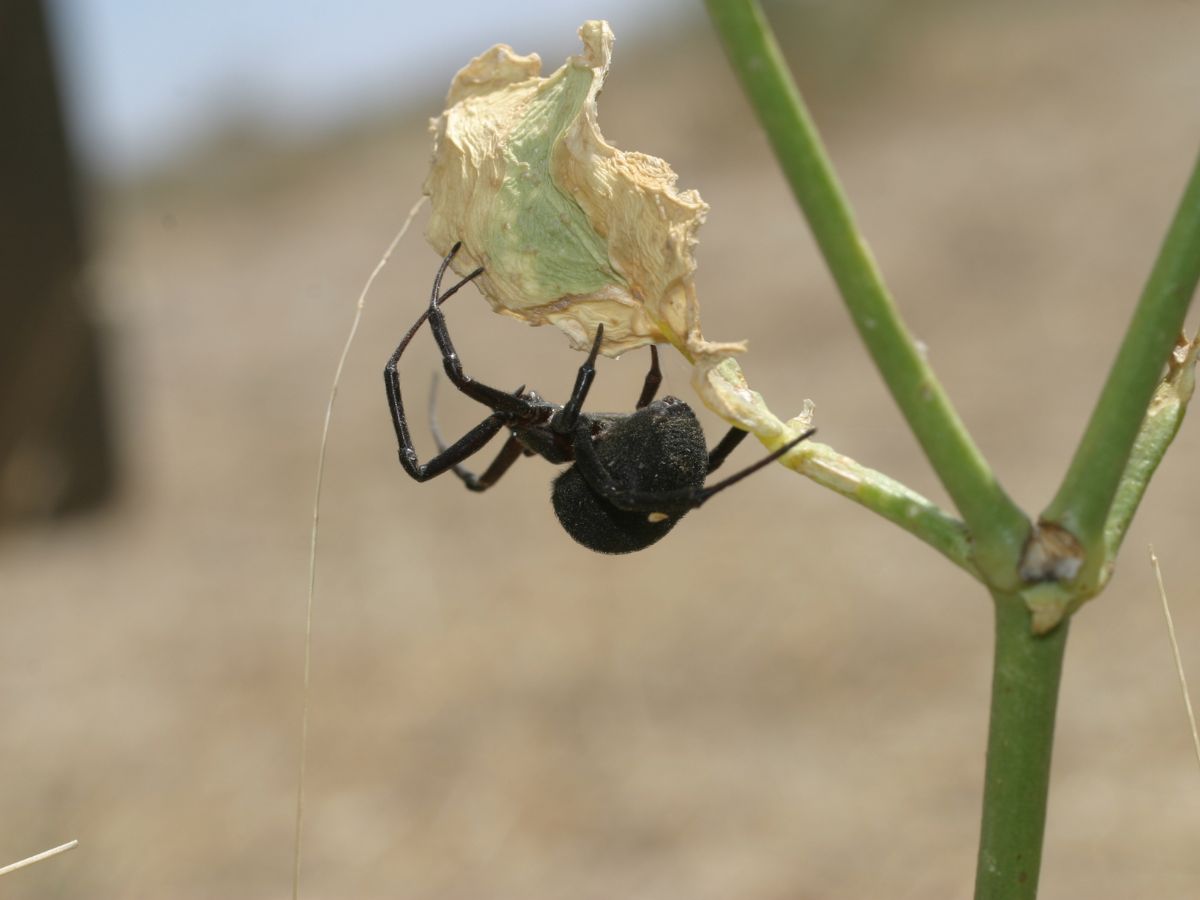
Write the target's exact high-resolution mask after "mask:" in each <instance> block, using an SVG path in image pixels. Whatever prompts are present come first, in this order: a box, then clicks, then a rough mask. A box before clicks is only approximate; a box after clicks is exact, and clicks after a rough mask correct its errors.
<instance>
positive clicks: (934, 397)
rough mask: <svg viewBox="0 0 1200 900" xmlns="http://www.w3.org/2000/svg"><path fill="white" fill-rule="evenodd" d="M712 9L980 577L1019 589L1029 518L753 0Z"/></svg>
mask: <svg viewBox="0 0 1200 900" xmlns="http://www.w3.org/2000/svg"><path fill="white" fill-rule="evenodd" d="M707 5H708V10H709V14H710V16H711V18H712V20H713V23H714V25H715V26H716V29H717V31H718V33H719V34H720V37H721V40H722V42H723V43H724V45H725V49H726V52H727V53H728V55H729V58H730V60H731V61H732V63H733V67H734V69H735V70H736V72H737V74H738V76H739V78H740V79H741V82H742V86H743V87H744V88H745V90H746V93H747V94H748V95H749V97H750V102H751V105H752V106H753V107H754V110H755V112H756V113H757V114H758V117H759V120H760V121H761V122H762V125H763V127H764V128H765V129H766V132H767V136H768V138H769V139H770V141H771V145H772V147H773V148H774V150H775V155H776V157H777V158H778V160H779V163H780V165H781V166H782V168H783V171H784V173H785V175H786V176H787V178H788V181H789V183H790V184H791V187H792V191H793V193H794V194H795V195H796V199H797V200H798V201H799V203H800V206H801V208H802V209H803V210H804V214H805V216H806V217H807V219H808V223H809V226H810V227H811V228H812V232H813V236H814V237H815V239H816V242H817V245H818V246H819V247H820V249H821V253H822V254H823V255H824V258H825V261H826V264H827V265H828V266H829V270H830V272H831V273H832V275H833V278H834V281H835V282H836V283H837V286H838V289H839V291H840V292H841V295H842V298H843V300H844V301H845V303H846V307H847V309H848V310H849V311H850V315H851V317H852V318H853V320H854V323H855V326H856V327H857V328H858V332H859V334H860V335H861V337H862V339H863V341H864V342H865V343H866V345H867V349H868V351H869V352H870V354H871V357H872V358H873V359H874V361H875V364H876V366H877V367H878V368H879V370H880V372H881V374H882V375H883V378H884V381H885V382H886V383H887V386H888V388H889V389H890V390H891V392H892V395H893V397H894V398H895V400H896V403H897V405H898V406H899V407H900V409H901V411H902V412H903V414H904V417H905V419H906V420H907V421H908V424H909V427H910V428H912V430H913V433H914V434H915V435H916V437H917V440H918V441H919V443H920V444H921V447H922V449H923V450H924V451H925V455H926V456H927V457H928V458H929V461H930V463H931V464H932V465H933V468H934V470H935V471H936V472H937V475H938V477H939V478H940V479H941V481H942V484H943V485H945V487H946V490H947V491H948V492H949V494H950V496H951V498H952V499H953V500H954V503H955V506H957V508H958V510H959V512H960V513H961V514H962V517H963V519H964V520H965V521H966V523H967V526H968V527H969V528H970V530H971V532H972V534H973V535H974V536H975V544H974V557H975V562H976V564H977V566H978V568H979V570H980V571H981V572H982V573H983V575H984V577H985V579H986V580H987V581H988V583H989V584H992V585H994V586H996V587H1000V588H1004V589H1008V590H1013V589H1016V587H1017V580H1016V578H1017V576H1016V561H1017V559H1018V558H1019V557H1020V553H1021V549H1022V546H1023V544H1024V542H1025V540H1026V538H1027V536H1028V534H1029V523H1028V520H1027V519H1026V517H1025V515H1024V514H1023V513H1022V512H1021V510H1020V509H1018V508H1017V506H1016V505H1015V504H1014V503H1013V502H1012V501H1011V500H1010V499H1009V497H1008V496H1007V494H1005V492H1004V490H1003V489H1002V488H1001V486H1000V484H999V483H998V482H997V481H996V478H995V476H994V475H993V474H992V472H991V469H990V468H989V467H988V465H987V462H986V461H985V460H984V458H983V455H982V454H981V453H980V452H979V449H978V448H977V447H976V446H975V444H974V442H973V441H972V440H971V437H970V435H969V434H968V433H967V431H966V428H965V427H964V426H963V424H962V421H961V420H960V419H959V418H958V415H957V413H955V411H954V409H953V407H952V406H951V404H950V401H949V398H948V397H947V396H946V394H945V392H944V391H943V389H942V386H941V384H940V383H939V382H938V380H937V378H936V376H935V375H934V373H933V370H932V369H931V368H930V366H929V365H928V364H927V363H926V361H925V359H924V358H923V356H922V354H921V351H920V350H919V349H918V347H917V344H916V342H915V341H914V340H913V338H912V336H911V335H910V334H909V333H908V331H907V329H906V328H905V326H904V323H903V322H902V321H901V318H900V315H899V313H898V311H897V310H896V307H895V304H894V303H893V302H892V298H891V297H890V295H889V294H888V292H887V288H886V287H885V286H884V284H883V280H882V277H881V276H880V273H879V271H878V269H877V267H876V265H875V260H874V259H873V257H872V256H871V253H870V251H869V250H868V249H867V245H866V242H865V241H864V240H863V238H862V237H861V236H860V235H859V233H858V230H857V228H856V226H855V223H854V219H853V216H852V213H851V210H850V205H849V203H848V201H847V200H846V197H845V196H844V194H843V193H842V190H841V187H840V185H839V184H838V181H837V177H836V175H835V174H834V172H833V168H832V166H831V165H830V162H829V160H828V158H827V157H826V154H825V151H824V148H823V147H822V145H821V141H820V138H819V136H818V135H817V132H816V129H815V127H814V126H813V123H812V121H811V119H810V117H809V114H808V111H807V109H806V108H805V106H804V101H803V100H802V99H801V97H800V94H799V92H798V91H797V90H796V86H795V84H794V83H793V81H792V78H791V75H790V73H789V72H788V69H787V64H786V63H785V62H784V60H783V56H782V54H781V53H780V51H779V47H778V46H777V44H776V43H775V40H774V37H773V36H772V34H771V33H770V29H769V26H768V25H767V23H766V20H765V19H764V18H763V15H762V12H761V10H760V9H759V8H758V5H757V3H755V2H753V0H707Z"/></svg>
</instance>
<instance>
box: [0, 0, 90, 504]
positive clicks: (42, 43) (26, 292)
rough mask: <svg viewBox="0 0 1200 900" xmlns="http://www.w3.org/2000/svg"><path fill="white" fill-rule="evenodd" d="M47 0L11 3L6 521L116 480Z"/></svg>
mask: <svg viewBox="0 0 1200 900" xmlns="http://www.w3.org/2000/svg"><path fill="white" fill-rule="evenodd" d="M46 26H47V23H46V10H45V9H44V8H43V4H42V2H41V0H8V2H6V3H4V4H3V6H2V7H0V116H2V117H3V122H4V126H3V133H4V136H5V137H4V139H3V140H0V272H2V273H3V281H2V284H3V287H2V288H0V525H11V524H13V523H17V522H30V521H36V520H44V519H47V518H52V517H57V516H60V515H64V514H67V513H72V512H77V511H82V510H86V509H90V508H94V507H96V506H97V505H99V504H101V503H103V502H104V501H105V500H106V499H107V498H108V497H109V496H110V495H111V493H112V490H113V486H114V455H113V443H112V435H111V431H110V425H111V422H110V417H109V408H108V403H107V399H108V398H107V391H106V380H105V377H104V367H103V365H102V363H103V356H104V347H103V346H102V345H103V340H102V335H101V334H100V333H99V330H98V328H97V324H96V320H95V317H94V315H93V311H92V305H91V302H90V291H89V287H88V280H87V278H86V277H85V272H86V269H85V267H86V264H87V258H88V254H87V241H86V235H85V231H86V229H85V227H84V223H83V220H82V216H81V204H80V192H79V180H78V178H77V171H76V164H75V160H74V158H73V156H72V152H71V147H70V146H69V136H68V134H67V130H66V128H65V126H64V123H63V112H62V103H61V100H60V92H59V87H58V78H57V72H56V69H55V65H54V54H53V49H52V47H51V45H50V39H49V35H48V34H47V27H46Z"/></svg>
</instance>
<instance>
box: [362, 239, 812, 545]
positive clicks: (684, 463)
mask: <svg viewBox="0 0 1200 900" xmlns="http://www.w3.org/2000/svg"><path fill="white" fill-rule="evenodd" d="M460 246H461V244H455V245H454V247H452V248H451V250H450V252H449V253H448V254H447V255H446V258H445V259H444V260H442V265H441V267H440V268H439V269H438V273H437V277H436V278H434V280H433V292H432V294H431V295H430V298H429V307H428V308H427V309H426V310H425V311H424V312H423V313H422V314H421V317H420V318H419V319H417V321H416V323H415V324H414V325H413V326H412V328H410V329H409V330H408V333H407V334H406V335H405V336H404V339H403V340H402V341H401V342H400V345H399V346H398V347H397V348H396V352H395V353H393V354H392V357H391V359H389V360H388V363H387V366H386V368H385V369H384V372H383V379H384V382H385V383H386V384H387V394H388V403H389V405H390V407H391V411H392V422H393V423H394V424H395V426H396V438H397V439H398V441H399V443H400V464H401V465H402V466H404V471H406V472H408V474H409V475H411V476H412V477H413V478H415V479H416V480H417V481H426V480H428V479H430V478H433V477H434V476H436V475H440V474H442V473H443V472H445V471H446V470H447V469H451V470H453V471H454V473H455V474H456V475H458V477H459V478H461V479H462V480H463V483H465V484H466V486H467V487H468V488H469V489H471V490H473V491H485V490H487V489H488V488H489V487H491V486H492V485H493V484H495V483H496V481H498V480H499V478H500V476H501V475H503V474H504V473H505V472H507V471H508V469H509V467H510V466H511V465H512V464H513V463H514V462H516V460H517V459H518V458H519V457H521V456H535V455H536V456H541V457H543V458H545V459H546V460H547V461H548V462H552V463H572V465H571V467H570V468H568V469H566V470H565V471H563V472H562V474H560V475H559V476H558V477H557V478H556V479H555V480H554V487H553V492H552V495H551V499H552V500H553V503H554V512H555V513H556V514H557V516H558V520H559V522H561V523H562V526H563V528H565V529H566V530H567V533H568V534H570V535H571V537H573V538H574V539H575V540H576V541H578V542H579V543H581V544H583V545H584V546H585V547H588V548H590V549H592V550H596V551H599V552H601V553H629V552H631V551H634V550H641V549H643V548H645V547H649V546H650V545H651V544H653V543H654V542H655V541H657V540H659V539H660V538H662V537H663V536H664V535H665V534H666V533H667V532H668V531H670V530H671V529H672V528H673V527H674V526H675V523H676V522H678V521H679V520H680V519H681V518H682V517H683V516H684V514H685V513H687V512H688V510H692V509H695V508H696V507H698V506H700V505H701V504H702V503H704V502H705V501H706V500H708V499H709V498H710V497H712V495H713V494H715V493H717V492H718V491H722V490H724V489H725V488H727V487H729V486H730V485H732V484H735V483H736V482H738V481H741V480H742V479H743V478H745V477H746V476H747V475H750V474H751V473H753V472H756V471H758V470H759V469H761V468H762V467H763V466H765V465H767V464H768V463H770V462H772V461H774V460H776V459H778V458H779V457H780V456H782V455H783V454H784V453H786V452H787V451H788V450H790V449H792V447H794V446H796V445H797V444H798V443H800V442H801V441H802V440H804V439H805V438H807V437H809V436H810V435H811V434H812V433H813V431H812V430H809V431H806V432H805V433H804V434H802V435H800V436H799V437H798V438H796V439H795V440H793V441H791V442H790V443H788V444H786V445H785V446H783V447H780V448H779V449H778V450H776V451H775V452H774V453H772V454H771V455H769V456H766V457H764V458H763V459H760V460H759V461H758V462H756V463H754V464H753V465H752V466H749V467H747V468H745V469H742V470H741V471H740V472H737V473H736V474H734V475H731V476H729V477H728V478H726V479H724V480H723V481H719V482H717V483H716V484H714V485H711V486H709V487H705V486H704V479H705V477H706V476H707V475H708V474H709V473H710V472H712V471H713V470H714V469H716V468H717V467H718V466H720V465H721V463H723V462H724V461H725V457H726V456H728V455H729V453H730V452H731V451H732V450H733V449H734V448H735V447H736V446H737V445H738V444H739V443H741V441H742V439H743V438H745V436H746V432H745V431H742V430H741V429H738V428H731V429H730V430H729V433H728V434H726V435H725V437H724V438H722V439H721V441H720V443H718V444H717V445H716V446H715V447H713V449H712V450H707V449H705V441H704V432H703V431H702V430H701V428H700V423H699V421H697V419H696V414H695V413H694V412H692V409H691V407H690V406H688V405H687V404H686V403H684V402H683V401H682V400H679V399H677V398H675V397H663V398H662V399H661V400H655V399H654V395H655V394H656V393H657V391H658V386H659V384H660V383H661V382H662V374H661V372H660V371H659V368H658V351H657V350H656V349H655V348H654V346H653V345H652V346H651V347H650V360H651V361H650V371H649V372H648V373H647V374H646V380H645V384H644V385H643V387H642V393H641V396H640V397H639V398H638V402H637V409H636V412H632V413H585V412H583V411H582V410H583V403H584V400H585V399H586V398H587V393H588V388H589V387H591V384H592V379H593V378H595V376H596V367H595V363H596V355H597V353H598V352H599V350H600V342H601V340H602V339H603V336H604V326H603V325H599V326H597V328H596V339H595V341H594V343H593V344H592V349H591V352H590V353H589V354H588V357H587V360H586V361H585V362H584V363H583V365H582V366H580V367H579V374H578V376H577V377H576V379H575V388H574V389H573V390H572V391H571V396H570V398H568V400H567V402H566V403H565V404H564V405H562V406H559V405H557V404H554V403H547V402H546V401H545V400H543V399H542V398H541V397H539V396H538V395H537V394H536V393H534V392H533V391H528V392H527V391H526V390H525V386H524V385H522V386H521V387H519V388H517V389H516V390H515V391H512V392H511V393H510V392H507V391H502V390H499V389H497V388H494V387H489V386H488V385H486V384H482V383H481V382H478V381H475V380H474V379H473V378H471V377H470V376H469V375H467V374H466V373H465V372H463V367H462V363H461V362H460V361H459V358H458V354H457V353H455V351H454V345H453V344H452V343H451V341H450V333H449V331H448V330H447V329H446V319H445V316H444V314H443V313H442V311H441V309H439V306H440V305H441V304H442V303H444V302H445V301H446V300H448V299H449V298H450V297H451V296H453V295H454V294H455V293H456V292H457V291H458V290H459V288H461V287H462V286H463V285H465V284H466V283H467V282H469V281H471V280H472V279H473V278H476V277H477V276H479V275H480V274H481V273H482V272H483V269H482V268H480V269H476V270H475V271H474V272H472V273H471V274H470V275H468V276H467V277H466V278H463V279H462V280H461V281H459V282H458V283H456V284H455V285H453V286H452V287H450V288H449V289H447V291H446V292H445V293H444V294H440V295H439V293H438V292H439V291H440V290H441V284H442V276H443V275H444V274H445V272H446V268H447V266H449V265H450V261H451V260H452V259H453V258H454V255H455V254H456V253H457V252H458V249H459V247H460ZM426 319H428V320H429V327H430V329H431V330H432V331H433V337H434V340H436V341H437V345H438V348H439V349H440V350H441V352H442V363H443V365H444V367H445V370H446V374H447V375H448V376H449V377H450V380H451V381H452V382H453V383H454V386H455V387H456V388H458V389H459V390H460V391H462V392H463V393H464V394H466V395H467V396H468V397H470V398H471V399H473V400H478V401H479V402H480V403H482V404H483V405H484V406H486V407H488V408H489V409H491V410H492V413H491V415H489V416H488V417H487V418H486V419H484V420H483V421H482V422H480V423H479V424H478V425H476V426H475V427H474V428H472V429H471V430H470V431H468V432H467V433H466V434H465V435H463V437H461V438H459V439H458V440H457V441H455V442H454V443H453V444H451V445H450V446H448V447H447V446H446V445H445V443H444V442H443V441H442V440H441V437H440V436H439V435H438V433H437V429H436V426H435V427H434V429H433V432H434V440H435V441H436V443H437V447H438V454H437V456H435V457H434V458H433V459H431V460H430V461H429V462H427V463H420V462H418V461H417V452H416V450H415V449H414V448H413V443H412V438H411V436H410V435H409V431H408V422H407V420H406V419H405V416H404V403H403V401H402V399H401V397H400V377H399V375H398V374H397V373H396V365H397V363H398V362H399V361H400V356H401V354H402V353H404V350H405V348H406V347H407V346H408V344H409V342H410V341H411V340H412V338H413V336H414V335H415V334H416V333H417V330H418V329H419V328H420V327H421V324H422V323H423V322H424V321H425V320H426ZM502 429H507V430H508V432H509V437H508V440H507V441H505V443H504V446H503V447H502V448H501V450H500V453H499V455H498V456H497V457H496V459H495V460H494V461H493V462H492V464H491V465H490V466H488V467H487V469H486V470H485V471H484V473H483V474H482V475H476V474H474V473H473V472H470V471H468V470H467V469H466V468H464V467H463V466H462V465H461V463H462V462H463V460H465V459H467V457H469V456H471V455H472V454H474V453H476V452H478V451H479V450H481V449H483V446H484V445H485V444H486V443H487V442H488V441H490V440H491V439H492V438H493V437H495V435H496V434H497V433H498V432H499V431H501V430H502Z"/></svg>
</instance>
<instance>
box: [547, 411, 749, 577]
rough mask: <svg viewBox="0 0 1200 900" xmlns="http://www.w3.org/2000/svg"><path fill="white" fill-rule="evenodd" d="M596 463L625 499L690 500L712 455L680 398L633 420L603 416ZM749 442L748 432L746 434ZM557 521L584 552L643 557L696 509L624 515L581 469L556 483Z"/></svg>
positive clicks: (566, 473)
mask: <svg viewBox="0 0 1200 900" xmlns="http://www.w3.org/2000/svg"><path fill="white" fill-rule="evenodd" d="M592 419H593V420H594V421H595V422H596V423H597V424H598V425H599V430H598V432H597V433H596V434H595V435H594V436H593V438H592V442H593V444H594V445H595V447H596V457H597V459H598V460H599V462H600V465H602V466H603V467H604V468H605V469H607V470H608V471H609V472H612V473H615V474H614V476H613V477H614V480H616V481H617V482H618V484H619V485H620V487H621V488H622V489H623V490H625V491H630V492H636V493H642V494H649V495H659V496H662V495H670V494H671V493H672V492H680V491H682V492H684V493H685V494H688V495H691V494H692V493H694V492H696V491H701V490H703V488H704V479H705V477H706V476H707V475H708V450H707V449H706V448H705V445H704V432H703V430H701V428H700V422H699V421H698V420H697V419H696V414H695V413H694V412H692V408H691V407H690V406H688V405H687V404H686V403H684V402H683V401H682V400H678V399H676V398H675V397H663V398H662V399H661V400H655V401H654V402H652V403H651V404H650V405H649V406H647V407H645V408H644V409H639V410H638V411H637V412H635V413H633V414H632V415H598V416H592ZM740 433H742V434H744V433H745V432H740ZM550 498H551V501H552V502H553V504H554V512H555V514H556V515H557V516H558V521H559V522H561V523H562V526H563V528H565V529H566V530H567V533H568V534H569V535H571V537H573V538H575V540H577V541H578V542H579V543H581V544H583V546H585V547H587V548H589V549H591V550H597V551H599V552H601V553H628V552H630V551H633V550H641V549H642V548H644V547H649V546H650V545H651V544H653V543H655V542H656V541H658V540H660V539H661V538H663V537H665V536H666V534H667V532H668V531H670V530H671V529H672V528H674V527H675V523H676V522H678V521H679V520H680V519H681V518H683V515H684V513H686V512H687V511H688V510H689V509H692V508H693V507H691V506H688V505H684V506H682V507H680V508H677V511H668V510H669V509H671V504H670V503H663V509H660V510H652V511H650V513H645V512H642V511H640V510H639V511H634V510H628V509H621V508H620V507H618V506H616V505H614V504H613V503H611V502H609V501H608V500H607V499H606V498H605V497H603V496H602V495H600V494H598V493H597V492H596V491H595V489H594V488H593V487H592V486H591V485H590V484H589V483H588V480H587V478H586V477H585V476H584V474H583V472H581V471H580V469H579V465H578V463H576V464H575V465H573V466H571V468H569V469H567V470H566V471H564V472H563V473H562V474H561V475H559V476H558V477H557V478H555V479H554V487H553V489H552V491H551V495H550Z"/></svg>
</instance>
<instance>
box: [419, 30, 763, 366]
mask: <svg viewBox="0 0 1200 900" xmlns="http://www.w3.org/2000/svg"><path fill="white" fill-rule="evenodd" d="M579 36H580V38H581V39H582V40H583V46H584V52H583V54H581V55H580V56H573V57H571V58H570V59H568V60H567V62H566V64H565V65H563V66H562V68H560V69H559V70H558V71H556V72H554V73H553V74H552V75H550V76H548V77H545V78H542V77H540V76H539V71H540V69H541V60H540V59H539V58H538V57H537V55H536V54H531V55H529V56H519V55H517V54H516V53H514V52H513V50H512V49H511V48H510V47H507V46H505V45H503V44H500V45H497V46H495V47H493V48H492V49H491V50H489V51H487V52H486V53H484V54H483V55H482V56H479V57H477V58H475V59H474V60H472V61H471V62H470V63H469V64H468V65H467V66H466V67H465V68H464V69H462V71H460V72H459V73H458V75H457V76H455V78H454V81H453V83H452V84H451V86H450V93H449V95H448V96H447V99H446V106H447V108H446V111H445V112H444V113H442V115H441V116H440V117H439V118H437V119H435V120H434V122H433V131H434V135H435V144H434V159H433V167H432V170H431V171H430V173H429V178H428V180H427V181H426V183H425V192H426V193H427V194H428V195H429V196H430V197H431V198H432V201H433V202H432V208H433V212H432V216H431V219H430V222H429V227H428V233H427V236H428V238H429V241H430V243H432V244H433V246H434V248H435V249H436V250H437V251H438V252H439V253H443V254H444V253H445V252H446V251H447V250H449V249H450V246H451V245H452V244H453V243H454V242H455V241H458V240H461V241H462V242H463V251H462V252H460V254H459V256H458V258H457V259H456V260H455V262H454V265H455V269H456V271H458V272H460V274H465V272H467V271H468V270H469V269H471V268H474V267H475V266H477V265H482V266H483V267H484V275H483V276H482V277H481V278H480V279H479V280H478V282H477V284H478V285H479V287H480V289H481V290H482V292H483V294H484V295H485V296H486V297H487V298H488V300H489V301H490V302H491V304H492V306H493V308H494V309H495V310H496V311H497V312H500V313H503V314H505V315H509V316H513V317H515V318H518V319H522V320H524V321H526V322H529V323H531V324H534V325H542V324H547V323H549V324H553V325H556V326H558V327H559V328H560V329H562V330H563V331H564V332H565V333H566V334H567V335H568V337H569V338H570V339H571V342H572V344H573V345H574V346H575V347H577V348H583V347H586V346H588V345H589V344H590V342H591V339H592V337H593V336H594V335H595V332H596V326H597V325H598V324H599V323H601V322H603V323H604V332H605V333H604V347H603V350H604V352H605V353H606V354H608V355H610V356H615V355H617V354H619V353H621V352H623V351H625V350H629V349H632V348H634V347H640V346H642V345H644V344H649V343H652V342H669V343H671V344H674V345H675V346H676V347H678V348H679V349H680V350H682V351H684V352H685V353H686V354H687V355H688V356H689V357H692V356H694V355H695V354H696V353H698V352H705V351H716V350H719V351H722V352H732V351H736V350H739V349H741V345H737V344H734V345H727V346H724V347H717V346H716V345H710V344H708V343H707V342H705V341H704V339H703V337H702V336H701V334H700V328H699V321H698V320H699V316H698V313H697V310H696V302H695V291H694V290H693V289H692V275H693V273H694V272H695V269H696V262H695V258H694V255H693V249H694V248H695V245H696V230H697V229H698V228H699V227H700V225H701V223H702V222H703V221H704V216H705V214H706V213H707V212H708V205H707V204H706V203H705V202H704V201H703V200H701V199H700V195H699V194H698V193H696V192H695V191H692V190H688V191H679V190H677V189H676V176H675V173H674V172H673V171H672V170H671V167H670V166H669V165H667V164H666V163H665V162H663V161H662V160H661V159H657V158H655V157H653V156H647V155H646V154H643V153H627V152H624V151H622V150H618V149H617V148H616V147H613V146H612V145H611V144H609V143H608V142H607V141H605V140H604V136H603V135H602V134H601V133H600V128H599V126H598V124H597V121H596V115H597V114H596V95H597V94H598V93H599V92H600V88H601V86H602V85H603V83H604V77H605V75H606V74H607V72H608V66H609V61H610V59H611V57H612V46H613V33H612V31H611V30H610V29H609V27H608V25H607V23H605V22H600V21H591V22H586V23H584V25H583V26H582V27H581V28H580V29H579Z"/></svg>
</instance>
